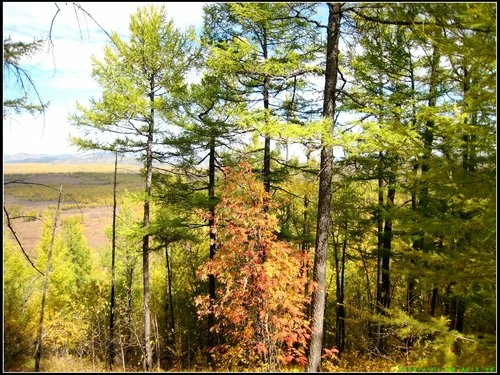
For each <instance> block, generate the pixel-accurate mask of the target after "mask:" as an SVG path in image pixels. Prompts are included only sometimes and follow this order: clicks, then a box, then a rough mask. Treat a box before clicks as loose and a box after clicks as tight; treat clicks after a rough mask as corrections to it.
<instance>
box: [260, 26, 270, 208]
mask: <svg viewBox="0 0 500 375" xmlns="http://www.w3.org/2000/svg"><path fill="white" fill-rule="evenodd" d="M267 48H268V47H267V33H266V30H264V32H263V41H262V52H263V56H264V59H267V58H268V51H267ZM262 94H263V96H264V111H265V119H266V122H267V121H268V116H269V113H268V111H269V78H268V77H265V78H264V87H263V90H262ZM262 174H263V177H264V190H265V191H266V193H269V192H270V191H271V138H270V137H269V135H268V134H266V135H265V137H264V169H263V171H262ZM267 210H268V202H266V201H265V202H264V212H267Z"/></svg>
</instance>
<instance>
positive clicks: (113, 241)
mask: <svg viewBox="0 0 500 375" xmlns="http://www.w3.org/2000/svg"><path fill="white" fill-rule="evenodd" d="M117 170H118V152H117V151H115V173H114V178H113V227H112V232H111V296H110V301H109V353H108V356H109V369H110V370H112V369H113V363H114V361H115V342H114V337H115V334H114V330H115V326H114V323H115V254H116V185H117V183H116V178H117Z"/></svg>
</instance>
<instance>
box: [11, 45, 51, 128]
mask: <svg viewBox="0 0 500 375" xmlns="http://www.w3.org/2000/svg"><path fill="white" fill-rule="evenodd" d="M44 42H45V41H44V40H43V39H36V40H34V41H33V42H29V43H26V42H21V41H13V40H12V39H10V37H8V38H6V39H4V41H3V68H4V70H3V71H4V76H3V77H4V92H7V95H6V97H5V98H4V100H3V117H4V119H5V118H6V117H8V116H11V115H12V113H14V114H21V113H22V112H28V113H29V114H30V115H36V114H40V113H43V112H44V111H45V109H46V108H47V106H48V103H44V102H43V101H42V99H41V97H40V94H39V93H38V90H37V88H36V86H35V83H34V81H33V79H32V77H31V75H30V73H29V72H28V71H27V70H26V69H24V68H22V66H21V59H24V58H30V57H32V56H33V55H35V54H36V53H37V52H39V51H40V50H41V49H42V46H43V44H44ZM19 91H20V92H19ZM12 95H14V96H15V97H14V98H12ZM19 95H20V96H19ZM33 95H34V96H35V101H36V102H37V103H36V104H35V103H34V102H33V100H32V99H31V98H30V96H33Z"/></svg>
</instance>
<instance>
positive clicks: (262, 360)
mask: <svg viewBox="0 0 500 375" xmlns="http://www.w3.org/2000/svg"><path fill="white" fill-rule="evenodd" d="M225 172H226V179H225V182H224V185H223V190H222V197H221V202H220V204H219V205H218V206H217V208H216V211H215V223H216V225H215V228H213V229H212V230H215V231H216V233H217V253H216V256H215V257H214V259H213V260H212V261H208V262H207V263H205V264H204V265H203V266H202V267H201V268H200V270H199V276H200V277H201V278H203V279H207V278H208V275H209V274H213V275H214V276H215V279H216V280H217V298H216V300H215V301H213V303H212V304H211V303H210V300H209V297H208V296H200V297H198V298H197V300H196V303H197V305H198V308H199V310H198V311H199V316H200V318H202V317H204V316H206V315H208V314H209V312H210V311H212V312H213V314H214V316H215V320H216V325H215V326H214V327H213V329H214V330H215V331H217V332H218V333H219V334H220V335H221V336H222V337H223V341H224V344H222V345H219V346H217V347H215V348H211V350H212V353H213V355H214V359H215V360H216V362H218V363H222V364H223V365H224V366H226V368H227V367H228V366H229V367H230V368H238V366H249V365H251V366H256V367H260V368H262V369H266V370H268V371H276V370H279V369H281V368H283V366H286V365H288V364H299V365H304V364H305V360H306V358H305V349H306V343H307V339H308V337H309V334H308V321H307V319H306V316H305V314H304V311H305V303H306V302H307V299H306V296H304V285H305V283H306V279H305V276H304V275H303V274H304V273H303V272H301V264H303V258H302V257H303V255H302V253H301V252H300V251H299V250H297V249H296V248H294V247H293V246H291V245H290V244H289V243H286V242H284V241H280V240H278V239H277V236H276V230H277V228H278V221H277V219H276V217H275V216H274V215H273V214H271V213H270V212H271V211H272V207H273V202H272V201H271V199H270V198H269V196H268V195H267V193H266V192H265V190H264V187H263V184H262V182H260V181H258V179H256V177H255V176H254V174H253V173H252V171H251V168H250V165H249V164H248V163H246V162H242V163H240V164H239V166H238V168H234V169H226V171H225ZM264 202H266V203H268V204H269V210H268V212H264V210H263V203H264Z"/></svg>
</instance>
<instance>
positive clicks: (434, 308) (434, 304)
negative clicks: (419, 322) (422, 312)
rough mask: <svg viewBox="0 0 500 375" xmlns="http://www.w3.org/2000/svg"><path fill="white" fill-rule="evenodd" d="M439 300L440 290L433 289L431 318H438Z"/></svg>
mask: <svg viewBox="0 0 500 375" xmlns="http://www.w3.org/2000/svg"><path fill="white" fill-rule="evenodd" d="M437 298H438V289H437V288H434V289H432V297H431V316H436V305H437Z"/></svg>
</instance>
